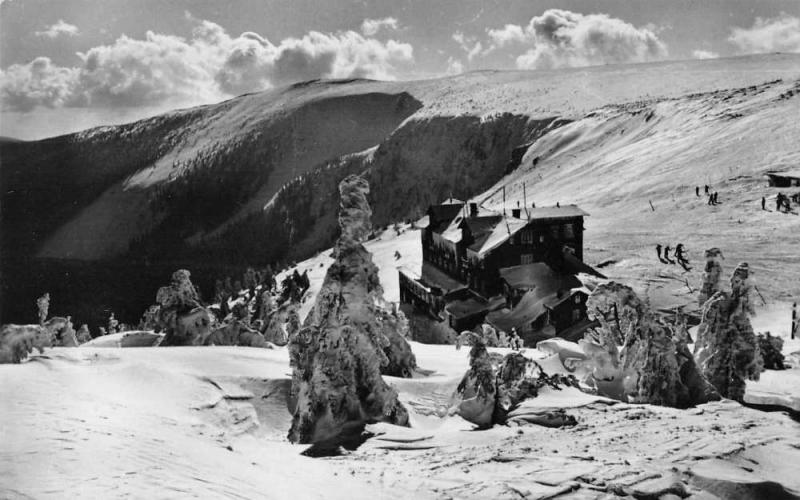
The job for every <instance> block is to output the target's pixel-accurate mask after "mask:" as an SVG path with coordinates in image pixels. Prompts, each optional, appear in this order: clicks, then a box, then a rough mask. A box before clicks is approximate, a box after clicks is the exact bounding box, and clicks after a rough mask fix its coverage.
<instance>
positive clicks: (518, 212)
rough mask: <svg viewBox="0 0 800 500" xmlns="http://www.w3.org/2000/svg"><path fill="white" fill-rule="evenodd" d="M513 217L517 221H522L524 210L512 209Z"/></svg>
mask: <svg viewBox="0 0 800 500" xmlns="http://www.w3.org/2000/svg"><path fill="white" fill-rule="evenodd" d="M511 217H514V218H516V219H521V218H522V210H521V209H519V208H512V209H511Z"/></svg>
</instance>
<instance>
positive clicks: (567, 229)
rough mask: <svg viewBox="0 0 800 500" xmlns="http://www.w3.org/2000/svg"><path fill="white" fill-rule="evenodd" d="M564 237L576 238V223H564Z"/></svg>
mask: <svg viewBox="0 0 800 500" xmlns="http://www.w3.org/2000/svg"><path fill="white" fill-rule="evenodd" d="M563 229H564V238H566V239H570V240H571V239H573V238H575V224H564V226H563Z"/></svg>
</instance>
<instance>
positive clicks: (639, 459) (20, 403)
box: [0, 343, 800, 499]
mask: <svg viewBox="0 0 800 500" xmlns="http://www.w3.org/2000/svg"><path fill="white" fill-rule="evenodd" d="M412 348H413V349H414V352H415V354H416V356H417V359H418V362H419V365H420V366H421V367H423V368H429V369H434V370H435V373H434V374H433V375H431V376H429V377H425V378H417V379H399V378H391V377H387V378H386V379H387V382H389V383H390V384H391V385H394V386H395V387H396V388H397V390H398V392H399V394H400V399H401V401H402V403H403V404H404V405H405V406H406V408H407V409H408V410H409V414H410V419H411V428H403V427H395V426H391V425H387V424H379V425H374V426H369V427H368V430H370V431H371V432H373V433H375V434H376V435H375V437H373V438H371V439H369V440H368V441H367V442H366V443H365V444H364V445H362V446H361V447H360V448H358V449H357V450H355V451H353V452H349V453H345V454H344V455H342V456H338V457H333V458H327V459H312V458H307V457H304V456H301V455H300V453H301V452H302V451H304V450H305V449H306V448H307V446H304V445H292V444H290V443H289V442H288V441H287V440H286V433H287V431H288V429H289V426H290V423H291V415H290V414H289V412H288V410H287V409H286V391H287V389H288V386H289V384H290V378H291V372H290V368H289V360H288V356H287V351H286V349H285V348H281V349H276V350H267V349H253V348H243V347H173V348H139V349H118V348H87V347H80V348H54V349H50V350H47V351H46V352H45V354H44V355H39V356H33V357H32V358H31V359H30V360H28V361H27V362H24V363H23V364H20V365H0V443H2V446H0V497H2V498H117V497H122V496H126V495H127V496H132V497H134V498H183V497H190V496H198V497H205V498H297V499H300V498H303V499H305V498H376V495H377V496H378V497H380V498H410V497H414V498H443V497H444V498H453V497H456V498H521V497H524V498H549V495H555V494H558V493H559V492H564V493H568V492H569V493H570V494H571V495H574V496H573V498H596V497H600V496H602V495H605V494H607V493H614V494H619V495H623V494H634V495H636V496H638V497H648V495H651V497H652V498H658V496H659V495H661V494H662V493H666V492H673V493H676V494H679V495H685V494H694V493H698V492H699V491H700V490H705V491H707V492H710V493H712V494H714V495H717V496H718V497H719V498H759V497H761V498H763V497H765V496H767V497H768V496H771V495H775V494H782V493H783V492H784V491H787V492H790V493H791V494H795V495H798V494H800V477H798V476H797V474H796V471H795V470H794V467H795V466H796V464H797V463H800V432H798V430H799V428H800V425H798V424H797V423H796V422H793V421H792V420H790V419H789V418H788V417H786V416H785V415H783V414H780V413H765V412H759V411H756V410H752V409H748V408H745V407H742V406H740V405H739V404H737V403H734V402H731V401H723V402H719V403H712V404H707V405H702V406H700V407H698V408H695V409H690V410H676V409H672V408H663V407H656V406H649V405H629V404H622V403H612V402H610V401H608V400H604V399H603V398H596V397H593V396H590V395H586V394H584V393H581V392H579V391H577V390H574V389H567V390H563V391H552V390H544V391H542V393H541V394H540V396H539V397H538V398H535V399H532V400H528V401H526V402H525V404H523V405H522V406H521V407H520V408H519V409H518V410H517V412H516V414H517V415H522V416H525V415H528V416H530V415H535V414H537V413H541V412H545V411H548V410H552V409H557V408H566V409H567V411H568V412H569V413H570V414H572V415H574V416H575V417H577V419H578V425H577V426H574V427H565V428H558V429H551V428H546V427H541V426H537V425H519V426H517V425H514V424H512V425H511V426H509V427H505V426H500V427H495V428H492V429H490V430H487V431H473V430H472V427H473V426H472V425H470V424H468V423H467V422H465V421H464V420H462V419H461V418H460V417H457V416H447V414H448V412H447V408H448V406H449V404H450V396H451V395H452V393H453V391H454V389H455V387H456V385H457V384H458V382H459V380H460V379H461V377H462V376H463V374H464V372H465V371H466V369H467V364H468V361H467V357H468V351H467V350H463V349H462V350H460V351H456V350H455V348H454V347H453V346H430V345H422V344H417V343H413V344H412ZM493 350H495V351H497V352H505V350H502V349H493ZM528 354H529V355H531V356H534V357H538V358H541V357H542V356H544V354H543V353H539V352H537V351H530V350H529V351H528ZM542 363H543V365H544V366H545V368H546V369H551V368H552V367H555V366H557V364H558V363H559V361H558V360H557V358H550V359H545V360H543V361H542ZM522 420H524V419H522ZM516 422H520V420H517V421H516ZM653 495H655V496H653ZM567 497H569V495H568V496H567ZM698 498H713V497H708V496H706V497H698Z"/></svg>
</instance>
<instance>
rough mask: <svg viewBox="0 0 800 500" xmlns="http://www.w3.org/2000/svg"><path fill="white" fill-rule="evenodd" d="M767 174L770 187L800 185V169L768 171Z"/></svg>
mask: <svg viewBox="0 0 800 500" xmlns="http://www.w3.org/2000/svg"><path fill="white" fill-rule="evenodd" d="M765 175H766V176H767V180H768V182H769V186H770V187H780V188H788V187H797V186H800V170H790V171H788V172H767V173H766V174H765Z"/></svg>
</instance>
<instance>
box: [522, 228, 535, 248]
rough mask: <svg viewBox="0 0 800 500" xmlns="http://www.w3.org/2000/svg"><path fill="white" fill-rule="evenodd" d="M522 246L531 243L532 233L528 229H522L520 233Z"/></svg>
mask: <svg viewBox="0 0 800 500" xmlns="http://www.w3.org/2000/svg"><path fill="white" fill-rule="evenodd" d="M521 236H522V244H523V245H525V244H531V243H533V231H532V230H530V229H523V230H522V233H521Z"/></svg>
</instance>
